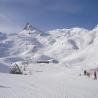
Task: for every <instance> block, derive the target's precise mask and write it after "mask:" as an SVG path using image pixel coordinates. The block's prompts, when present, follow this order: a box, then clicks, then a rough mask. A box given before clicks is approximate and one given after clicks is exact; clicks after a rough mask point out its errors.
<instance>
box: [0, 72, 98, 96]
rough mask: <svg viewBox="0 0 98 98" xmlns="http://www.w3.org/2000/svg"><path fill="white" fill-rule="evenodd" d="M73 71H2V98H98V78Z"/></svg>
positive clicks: (0, 76) (0, 81) (0, 91)
mask: <svg viewBox="0 0 98 98" xmlns="http://www.w3.org/2000/svg"><path fill="white" fill-rule="evenodd" d="M73 73H74V71H73V72H71V71H70V70H68V71H65V72H64V71H62V72H58V73H47V72H42V73H41V72H39V73H38V72H37V73H34V74H33V75H27V76H25V75H10V74H7V73H6V74H4V73H0V98H98V80H93V79H89V78H88V77H84V76H79V75H78V74H77V73H75V74H73Z"/></svg>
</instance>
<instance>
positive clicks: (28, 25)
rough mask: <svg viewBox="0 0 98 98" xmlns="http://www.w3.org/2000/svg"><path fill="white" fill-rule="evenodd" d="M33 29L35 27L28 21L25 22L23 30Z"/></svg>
mask: <svg viewBox="0 0 98 98" xmlns="http://www.w3.org/2000/svg"><path fill="white" fill-rule="evenodd" d="M33 29H35V28H34V27H33V26H32V25H31V24H30V23H29V22H28V23H26V26H25V27H24V30H31V31H32V30H33Z"/></svg>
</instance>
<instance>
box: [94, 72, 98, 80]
mask: <svg viewBox="0 0 98 98" xmlns="http://www.w3.org/2000/svg"><path fill="white" fill-rule="evenodd" d="M94 80H97V74H96V71H95V72H94Z"/></svg>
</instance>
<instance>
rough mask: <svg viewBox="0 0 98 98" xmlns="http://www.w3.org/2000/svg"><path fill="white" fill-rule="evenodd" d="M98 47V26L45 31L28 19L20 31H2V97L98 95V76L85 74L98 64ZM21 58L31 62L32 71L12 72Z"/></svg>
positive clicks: (79, 97)
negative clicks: (8, 32)
mask: <svg viewBox="0 0 98 98" xmlns="http://www.w3.org/2000/svg"><path fill="white" fill-rule="evenodd" d="M97 50H98V26H96V27H95V28H94V29H92V30H87V29H84V28H70V29H57V30H52V31H48V32H47V33H44V32H42V31H40V30H38V29H37V28H35V27H33V26H32V25H31V24H29V23H27V24H26V26H25V28H24V29H23V30H22V31H21V32H19V33H16V34H14V33H13V34H4V33H0V98H98V80H93V77H91V78H88V77H84V76H83V70H84V69H89V68H96V67H98V60H97V58H98V52H97ZM37 60H49V61H52V60H55V61H56V63H54V64H52V63H50V64H36V63H35V62H36V61H37ZM17 61H18V62H19V61H20V62H24V61H26V62H28V63H29V64H28V66H26V71H27V72H28V75H12V74H9V73H8V72H9V66H10V65H11V63H14V62H17ZM80 74H82V75H81V76H80Z"/></svg>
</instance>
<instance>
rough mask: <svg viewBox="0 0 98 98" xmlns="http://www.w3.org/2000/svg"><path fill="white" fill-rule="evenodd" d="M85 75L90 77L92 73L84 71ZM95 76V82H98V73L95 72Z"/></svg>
mask: <svg viewBox="0 0 98 98" xmlns="http://www.w3.org/2000/svg"><path fill="white" fill-rule="evenodd" d="M84 75H85V76H88V77H90V75H91V73H90V72H88V71H86V70H84ZM93 76H94V80H97V72H96V71H94V72H93Z"/></svg>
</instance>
